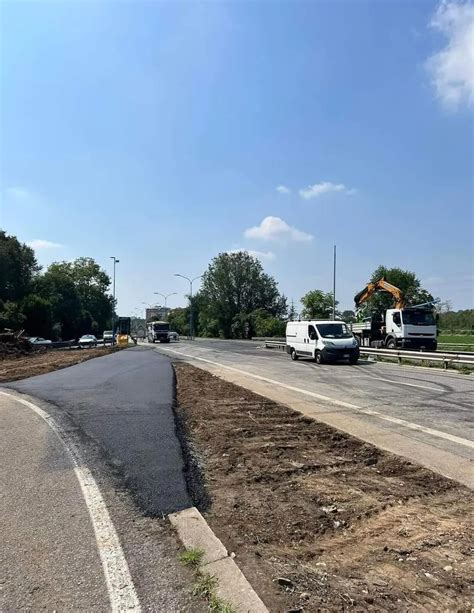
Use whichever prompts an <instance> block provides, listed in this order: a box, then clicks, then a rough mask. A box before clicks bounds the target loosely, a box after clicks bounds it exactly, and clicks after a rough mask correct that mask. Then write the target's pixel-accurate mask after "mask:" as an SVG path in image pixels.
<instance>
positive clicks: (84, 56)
mask: <svg viewBox="0 0 474 613" xmlns="http://www.w3.org/2000/svg"><path fill="white" fill-rule="evenodd" d="M0 11H1V114H0V118H1V126H0V128H1V137H0V145H1V151H0V194H1V204H0V227H2V228H4V229H6V230H7V232H9V233H12V234H15V235H17V236H18V237H19V238H20V239H21V240H22V241H25V242H30V243H32V244H33V245H35V246H36V248H37V249H36V253H37V257H38V260H39V261H40V263H41V264H43V265H45V266H46V265H47V264H48V263H50V262H52V261H55V260H63V259H65V260H70V259H74V258H76V257H79V256H82V255H87V256H91V257H94V258H95V259H96V260H97V261H98V262H99V263H100V264H101V265H102V266H104V267H105V268H106V269H107V270H108V271H111V260H110V259H109V256H111V255H115V256H116V257H118V258H119V259H120V264H118V265H117V297H118V301H119V308H118V311H119V314H121V315H125V314H131V313H133V311H134V310H135V309H137V308H140V309H141V308H143V305H142V304H141V303H142V302H149V303H151V302H155V300H154V298H156V297H155V296H154V295H153V292H155V291H156V292H162V293H169V292H177V293H178V294H177V295H176V296H173V297H171V298H170V300H169V304H170V305H171V306H175V305H180V304H184V303H185V298H184V293H185V292H186V291H187V289H188V288H187V287H186V284H185V282H184V281H183V280H181V279H179V278H176V277H174V276H173V273H182V274H184V275H187V276H196V275H199V274H201V273H202V272H204V270H205V269H206V267H207V265H208V263H209V261H210V260H211V258H212V257H213V256H215V255H216V254H217V253H219V252H222V251H228V250H234V249H247V250H249V251H250V252H257V253H258V254H259V257H260V258H261V260H262V263H263V265H264V267H265V270H266V271H267V272H268V273H270V274H272V275H273V276H274V277H275V278H276V280H277V281H278V282H279V286H280V289H281V291H283V292H284V293H285V294H286V295H287V296H288V298H289V299H290V300H291V299H294V300H295V301H297V300H298V299H299V298H300V297H301V296H302V295H303V294H304V293H306V292H307V291H308V290H310V289H313V288H321V289H324V290H326V291H329V290H331V284H332V268H331V267H332V246H333V245H334V244H337V246H338V289H337V294H338V296H337V297H338V299H339V300H340V302H341V306H342V307H343V308H351V307H352V304H353V296H354V294H355V293H356V292H357V291H358V290H360V289H361V288H362V287H363V285H364V284H365V282H366V281H367V280H368V278H369V276H370V274H371V272H372V271H373V270H374V269H375V268H376V267H377V266H378V265H379V264H385V265H387V266H400V267H403V268H407V269H410V270H413V271H415V272H416V273H417V275H418V276H419V277H420V278H421V279H422V280H423V281H424V283H425V286H426V287H427V289H429V290H430V291H432V293H433V294H434V295H436V296H440V297H441V298H442V299H450V300H452V303H453V306H454V308H469V307H471V308H472V306H473V213H472V203H473V195H474V194H473V191H474V190H473V180H472V170H473V140H472V134H473V117H472V109H473V98H474V63H473V56H472V53H473V51H472V45H473V43H472V40H474V38H473V33H474V25H473V22H474V19H473V13H474V8H473V5H472V4H466V3H457V4H456V3H454V4H453V3H444V4H441V5H440V4H439V3H437V2H430V1H422V0H418V1H417V2H408V1H405V0H399V1H391V2H378V1H377V2H376V1H375V0H372V1H371V2H364V1H361V0H359V1H355V0H354V1H350V2H349V1H346V2H342V1H339V2H329V1H328V2H271V1H263V0H262V1H255V2H242V1H238V2H237V1H235V2H208V3H198V2H189V3H179V2H172V3H171V2H168V3H166V2H162V3H160V2H130V3H127V2H118V1H117V2H111V1H110V2H107V1H104V2H97V3H94V2H77V3H76V2H66V1H64V2H62V3H60V2H48V3H46V2H32V3H27V2H8V1H7V2H5V1H4V2H3V3H2V4H1V8H0ZM470 54H471V55H470Z"/></svg>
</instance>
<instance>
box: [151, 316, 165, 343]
mask: <svg viewBox="0 0 474 613" xmlns="http://www.w3.org/2000/svg"><path fill="white" fill-rule="evenodd" d="M146 336H147V340H148V342H149V343H156V342H157V341H158V342H160V343H169V342H170V325H169V323H168V322H167V321H150V322H149V323H147V325H146Z"/></svg>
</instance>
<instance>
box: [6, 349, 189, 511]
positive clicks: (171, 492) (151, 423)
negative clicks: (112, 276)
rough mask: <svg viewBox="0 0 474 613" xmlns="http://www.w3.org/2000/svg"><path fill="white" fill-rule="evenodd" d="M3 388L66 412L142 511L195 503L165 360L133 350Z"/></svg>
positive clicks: (179, 506) (167, 360)
mask: <svg viewBox="0 0 474 613" xmlns="http://www.w3.org/2000/svg"><path fill="white" fill-rule="evenodd" d="M8 387H11V388H13V389H16V390H18V391H19V392H23V393H26V394H30V395H31V396H36V397H37V398H40V399H42V400H45V401H47V402H51V403H53V404H55V405H56V406H58V407H60V408H61V409H64V410H66V411H67V412H68V413H69V415H70V416H71V417H72V419H73V421H74V422H75V423H76V424H77V425H78V426H80V428H81V429H82V430H83V431H84V432H85V433H86V434H87V435H88V436H90V437H92V438H93V439H95V441H96V442H97V443H98V444H99V445H101V446H102V448H103V449H104V450H105V452H106V454H107V456H108V457H109V459H111V460H112V461H113V462H114V464H115V466H116V467H118V468H119V469H120V470H121V471H122V472H123V475H124V478H125V481H126V485H127V487H129V488H130V490H131V491H132V494H133V495H134V497H135V499H136V501H137V503H138V504H139V505H140V506H141V508H142V509H143V510H144V511H145V513H147V514H150V515H160V514H161V513H170V512H173V511H177V510H181V509H184V508H186V507H189V506H191V505H192V502H191V499H190V496H189V494H188V491H187V488H186V481H185V476H184V472H183V467H184V466H183V457H182V453H181V446H180V443H179V440H178V438H177V435H176V428H175V420H174V412H173V402H174V393H175V390H174V373H173V369H172V366H171V361H170V360H169V359H168V358H167V357H165V356H163V355H161V354H159V353H157V352H155V351H151V350H149V349H146V348H140V347H135V348H131V349H127V350H126V351H120V352H118V353H114V354H111V355H107V356H104V357H100V358H97V359H94V360H90V361H88V362H84V363H82V364H77V365H75V366H71V367H70V368H66V369H63V370H59V371H56V372H52V373H48V374H46V375H39V376H37V377H31V378H30V379H25V380H23V381H17V382H15V383H11V384H10V385H9V386H8Z"/></svg>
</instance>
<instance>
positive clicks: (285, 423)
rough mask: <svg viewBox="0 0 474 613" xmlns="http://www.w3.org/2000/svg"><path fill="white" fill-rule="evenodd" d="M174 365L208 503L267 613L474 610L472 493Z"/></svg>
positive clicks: (207, 376)
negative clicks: (472, 587)
mask: <svg viewBox="0 0 474 613" xmlns="http://www.w3.org/2000/svg"><path fill="white" fill-rule="evenodd" d="M175 371H176V375H177V388H178V391H177V403H178V408H177V414H178V416H179V417H180V420H181V421H182V422H183V423H184V429H185V432H186V435H187V438H188V443H189V449H190V450H191V453H192V454H194V460H195V461H196V462H197V463H198V465H199V466H200V468H201V470H202V472H203V474H204V482H205V486H206V489H207V493H208V496H209V498H208V499H207V498H206V497H204V498H202V501H204V502H203V503H202V504H201V509H200V510H201V511H202V512H204V515H205V517H206V519H207V521H208V522H209V524H210V526H211V527H212V529H213V530H214V531H215V532H216V534H217V535H218V537H219V538H220V539H221V540H222V541H223V543H224V545H225V546H226V547H227V549H228V550H229V551H231V552H232V551H233V552H235V554H236V561H237V563H238V564H239V566H240V568H241V569H242V570H243V572H244V574H245V575H246V577H247V578H248V579H249V581H250V582H251V584H252V586H253V587H254V588H255V589H256V591H257V592H258V594H259V596H260V597H261V598H262V600H263V601H264V602H265V604H266V605H267V606H268V608H269V609H270V610H271V611H272V612H279V611H304V612H306V613H307V612H311V611H340V610H346V609H351V610H354V611H363V610H365V611H366V610H370V611H409V610H410V611H413V610H423V609H424V610H429V611H435V610H436V611H440V610H443V611H446V610H450V611H464V610H465V611H470V610H471V608H472V606H473V604H472V591H471V589H470V586H472V585H473V582H474V568H473V563H472V559H473V558H472V554H473V553H474V542H473V539H472V534H473V521H472V509H473V508H474V505H473V502H474V500H473V499H474V496H473V494H472V492H471V491H470V490H468V489H467V488H464V487H462V486H460V485H458V484H457V483H456V482H454V481H450V480H448V479H446V478H444V477H442V476H439V475H437V474H435V473H433V472H431V471H429V470H428V469H426V468H423V467H421V466H418V465H414V464H412V463H410V462H408V461H406V460H404V459H402V458H399V457H397V456H395V455H391V454H389V453H387V452H384V451H381V450H379V449H377V448H376V447H374V446H371V445H369V444H367V443H364V442H362V441H360V440H358V439H355V438H353V437H351V436H349V435H347V434H345V433H343V432H340V431H338V430H336V429H333V428H331V427H329V426H326V425H325V424H322V423H319V422H317V421H314V420H312V419H310V418H308V417H304V416H302V415H301V414H299V413H297V412H295V411H293V410H291V409H289V408H287V407H285V406H282V405H279V404H277V403H275V402H273V401H270V400H267V399H265V398H263V397H262V396H258V395H257V394H254V393H252V392H250V391H247V390H245V389H243V388H241V387H238V386H236V385H233V384H231V383H227V382H225V381H223V380H221V379H219V378H217V377H214V376H213V375H211V374H209V373H208V372H205V371H203V370H200V369H198V368H195V367H193V366H190V365H188V364H184V363H176V364H175ZM206 500H210V502H207V503H206V502H205V501H206ZM198 506H199V502H198ZM203 506H204V507H206V506H207V508H203Z"/></svg>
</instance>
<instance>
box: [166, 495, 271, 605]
mask: <svg viewBox="0 0 474 613" xmlns="http://www.w3.org/2000/svg"><path fill="white" fill-rule="evenodd" d="M168 519H169V520H170V522H171V525H172V526H173V527H174V528H175V530H176V532H177V534H178V536H179V538H180V540H181V542H182V543H183V546H184V547H185V549H186V550H190V549H198V550H201V551H203V552H204V555H203V562H204V563H203V565H202V566H201V567H200V568H201V570H203V571H205V572H208V573H209V574H210V575H211V576H213V577H215V578H216V579H217V582H218V583H217V587H216V592H217V595H218V596H219V598H222V599H223V600H225V601H227V602H229V603H230V604H231V605H233V606H234V607H235V609H236V611H237V613H268V609H267V607H266V606H265V605H264V603H263V602H262V600H261V599H260V597H259V596H258V594H257V592H256V591H255V590H254V589H253V587H252V586H251V584H250V583H249V581H248V580H247V578H246V577H245V575H244V574H243V572H242V571H241V570H240V568H239V567H238V565H237V564H236V562H235V560H234V558H233V557H232V554H231V555H229V554H228V552H227V549H226V548H225V547H224V545H223V544H222V542H221V541H220V540H219V538H218V537H217V536H216V534H215V533H214V532H213V530H212V529H211V528H210V526H209V524H208V523H207V521H206V520H205V519H204V517H203V516H202V515H201V513H200V512H199V511H198V509H196V507H191V508H189V509H185V510H184V511H178V512H177V513H171V514H170V515H168Z"/></svg>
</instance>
